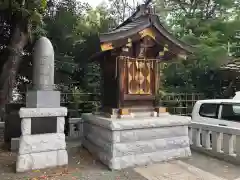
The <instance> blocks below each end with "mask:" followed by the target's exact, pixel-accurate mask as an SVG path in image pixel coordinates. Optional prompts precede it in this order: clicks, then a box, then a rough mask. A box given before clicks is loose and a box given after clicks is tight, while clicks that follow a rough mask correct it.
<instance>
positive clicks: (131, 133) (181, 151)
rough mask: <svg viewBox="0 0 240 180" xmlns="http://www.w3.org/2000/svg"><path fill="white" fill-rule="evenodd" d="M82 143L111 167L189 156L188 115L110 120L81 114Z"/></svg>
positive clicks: (118, 167)
mask: <svg viewBox="0 0 240 180" xmlns="http://www.w3.org/2000/svg"><path fill="white" fill-rule="evenodd" d="M82 118H83V120H84V140H83V146H84V147H85V148H87V149H88V150H89V151H90V152H91V153H93V154H94V155H96V156H97V157H98V158H99V159H100V160H101V161H102V162H103V163H104V164H106V165H107V166H108V167H109V168H110V169H123V168H127V167H133V166H138V165H147V164H151V163H157V162H160V161H167V160H170V159H174V158H184V157H189V156H191V151H190V147H189V138H188V124H189V123H190V118H188V117H183V116H174V115H165V114H164V115H160V116H159V117H142V118H141V117H136V118H129V119H113V118H111V119H110V118H106V117H102V116H100V115H93V114H83V115H82Z"/></svg>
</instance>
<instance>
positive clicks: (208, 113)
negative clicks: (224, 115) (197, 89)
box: [199, 103, 219, 118]
mask: <svg viewBox="0 0 240 180" xmlns="http://www.w3.org/2000/svg"><path fill="white" fill-rule="evenodd" d="M218 107H219V104H213V103H205V104H202V105H201V107H200V110H199V114H200V116H203V117H209V118H217V117H218Z"/></svg>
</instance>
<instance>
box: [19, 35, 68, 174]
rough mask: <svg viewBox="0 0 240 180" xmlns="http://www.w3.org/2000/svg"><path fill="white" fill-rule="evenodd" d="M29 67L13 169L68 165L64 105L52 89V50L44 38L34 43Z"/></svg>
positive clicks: (26, 169)
mask: <svg viewBox="0 0 240 180" xmlns="http://www.w3.org/2000/svg"><path fill="white" fill-rule="evenodd" d="M33 69H34V74H33V75H34V76H33V90H32V91H29V92H27V97H26V108H21V109H20V111H19V116H20V118H21V119H22V121H21V131H22V136H21V137H20V141H19V152H18V158H17V165H16V171H17V172H24V171H28V170H33V169H42V168H48V167H54V166H62V165H66V164H68V154H67V151H66V142H65V134H64V123H65V116H66V115H67V108H65V107H60V92H59V91H54V50H53V46H52V44H51V42H50V40H49V39H48V38H46V37H42V38H40V39H39V40H38V41H37V42H36V45H35V47H34V60H33Z"/></svg>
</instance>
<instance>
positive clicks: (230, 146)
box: [189, 122, 240, 164]
mask: <svg viewBox="0 0 240 180" xmlns="http://www.w3.org/2000/svg"><path fill="white" fill-rule="evenodd" d="M189 140H190V145H191V149H193V150H195V151H198V152H201V153H205V154H207V155H210V156H213V157H216V158H219V159H222V160H225V161H230V162H232V163H236V164H240V129H237V128H230V127H221V126H216V125H210V124H204V123H194V122H192V123H191V124H190V126H189Z"/></svg>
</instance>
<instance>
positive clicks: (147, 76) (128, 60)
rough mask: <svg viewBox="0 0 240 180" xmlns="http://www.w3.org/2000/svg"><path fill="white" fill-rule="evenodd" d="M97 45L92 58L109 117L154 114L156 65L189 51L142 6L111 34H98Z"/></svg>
mask: <svg viewBox="0 0 240 180" xmlns="http://www.w3.org/2000/svg"><path fill="white" fill-rule="evenodd" d="M100 43H101V52H99V53H97V54H95V55H94V56H93V57H92V58H93V59H94V60H97V61H98V62H99V63H100V66H101V71H102V79H103V88H102V110H103V111H104V112H108V113H110V114H115V113H116V112H118V113H120V114H121V115H125V114H129V113H130V112H132V111H134V110H136V109H138V110H139V111H143V110H144V111H145V110H148V111H154V110H155V109H156V107H155V99H156V95H157V90H158V89H159V83H160V81H161V79H160V76H159V69H158V67H159V66H158V65H159V63H161V62H168V61H169V60H171V59H174V58H176V57H182V58H185V57H186V55H187V54H188V53H190V52H191V49H190V47H189V46H188V45H186V44H184V43H183V42H181V41H180V40H178V39H176V38H175V37H173V35H171V34H170V33H169V32H168V31H167V30H166V29H165V28H164V27H163V26H162V24H161V22H160V21H159V18H158V16H157V15H155V14H154V13H152V10H151V8H150V7H149V6H148V5H146V4H144V5H141V6H139V7H138V9H137V11H136V12H135V13H134V14H133V15H132V16H131V17H130V18H128V19H127V20H126V21H125V22H123V23H122V24H121V25H119V26H118V27H117V28H115V29H114V30H112V31H111V32H108V33H103V34H100Z"/></svg>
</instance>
